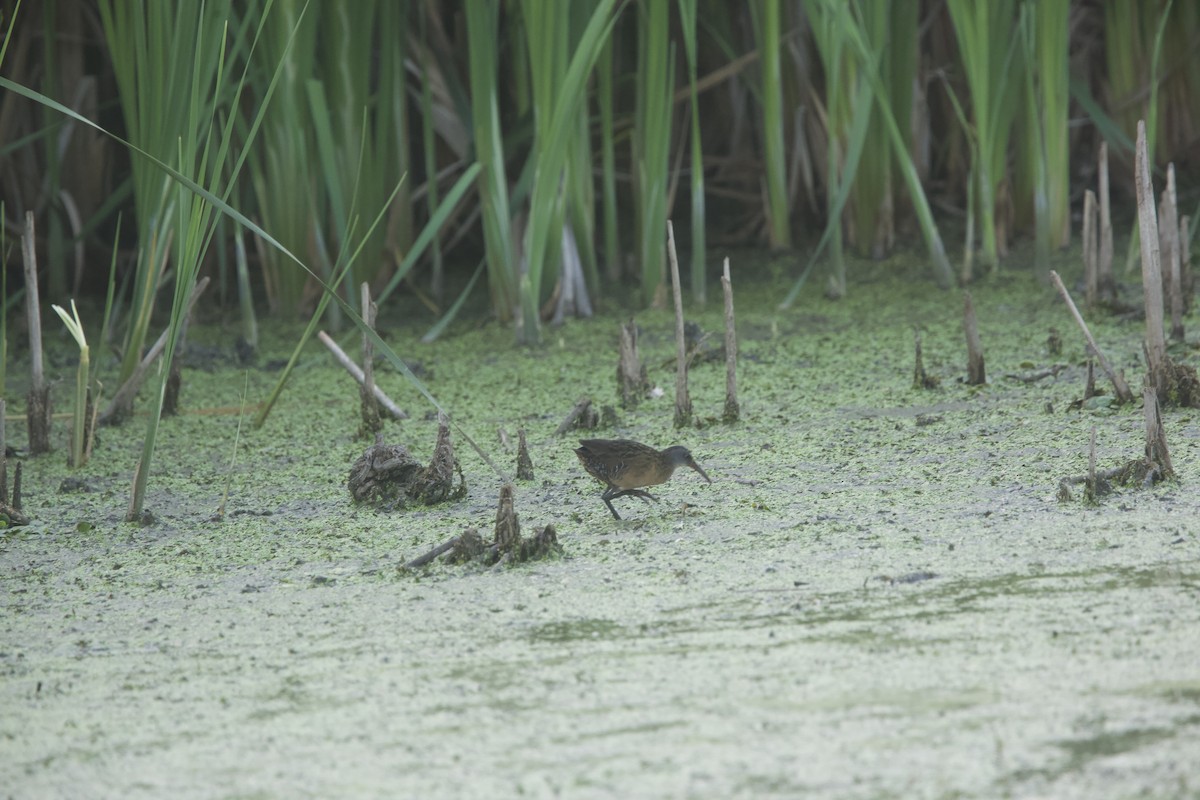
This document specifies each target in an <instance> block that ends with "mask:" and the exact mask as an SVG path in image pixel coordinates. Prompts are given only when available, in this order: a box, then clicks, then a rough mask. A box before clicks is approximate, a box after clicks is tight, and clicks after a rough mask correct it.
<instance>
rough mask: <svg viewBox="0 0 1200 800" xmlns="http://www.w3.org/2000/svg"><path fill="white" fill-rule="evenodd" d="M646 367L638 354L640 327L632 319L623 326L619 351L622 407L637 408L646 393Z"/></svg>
mask: <svg viewBox="0 0 1200 800" xmlns="http://www.w3.org/2000/svg"><path fill="white" fill-rule="evenodd" d="M646 384H647V380H646V368H645V367H644V366H642V359H641V357H640V356H639V355H638V329H637V324H636V323H635V322H634V321H633V320H632V319H631V320H629V324H627V325H622V326H621V333H620V343H619V346H618V352H617V394H618V395H619V396H620V398H621V407H622V408H635V407H636V406H637V404H638V403H640V402H641V401H642V398H643V397H644V396H645V394H646Z"/></svg>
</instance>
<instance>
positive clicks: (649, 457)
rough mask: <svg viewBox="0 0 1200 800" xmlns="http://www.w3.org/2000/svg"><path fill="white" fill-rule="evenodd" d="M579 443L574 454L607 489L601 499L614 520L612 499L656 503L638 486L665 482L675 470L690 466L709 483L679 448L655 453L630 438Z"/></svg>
mask: <svg viewBox="0 0 1200 800" xmlns="http://www.w3.org/2000/svg"><path fill="white" fill-rule="evenodd" d="M579 444H580V445H582V446H581V447H578V448H576V449H575V455H577V456H579V461H580V463H582V464H583V468H584V469H585V470H587V472H588V474H589V475H591V476H592V477H593V478H595V479H596V480H598V481H600V482H601V483H603V484H604V485H605V486H606V487H607V488H606V489H605V490H604V494H602V495H600V499H601V500H603V501H604V504H605V505H606V506H608V510H609V511H611V512H612V515H613V517H615V518H616V519H620V518H621V515H620V514H618V513H617V510H616V509H615V508H613V504H612V501H613V500H615V499H616V498H618V497H624V496H626V495H632V496H634V497H642V498H645V499H647V500H657V498H656V497H654V496H653V495H652V494H650V493H649V492H646V491H643V490H642V489H641V488H640V487H642V486H657V485H658V484H660V483H666V482H667V481H668V480H670V478H671V474H672V473H674V472H675V468H676V467H681V466H688V467H691V468H692V469H694V470H696V472H699V473H700V475H701V476H702V477H703V478H704V480H706V481H708V482H709V483H712V479H711V478H709V477H708V473H706V472H705V471H704V470H702V469H701V468H700V465H699V464H697V463H696V460H695V459H694V458H692V454H691V453H689V452H688V449H687V448H686V447H682V446H680V445H672V446H671V447H668V448H667V449H666V450H655V449H654V448H653V447H650V446H649V445H644V444H641V443H640V442H634V441H630V440H629V439H581V440H580V441H579Z"/></svg>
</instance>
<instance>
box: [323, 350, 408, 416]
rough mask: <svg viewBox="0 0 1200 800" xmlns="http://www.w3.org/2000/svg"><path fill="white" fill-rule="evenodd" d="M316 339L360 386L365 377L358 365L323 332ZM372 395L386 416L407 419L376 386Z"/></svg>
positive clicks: (393, 402)
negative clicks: (386, 413)
mask: <svg viewBox="0 0 1200 800" xmlns="http://www.w3.org/2000/svg"><path fill="white" fill-rule="evenodd" d="M317 338H318V339H320V340H321V343H322V344H324V345H325V347H326V348H328V349H329V352H330V354H331V355H333V357H334V359H335V360H336V361H337V362H338V363H339V364H341V365H342V367H343V368H345V370H346V372H349V373H350V375H351V376H352V377H353V378H354V380H356V381H358V382H359V383H360V384H361V383H362V382H363V379H364V377H365V376H364V375H363V371H362V369H360V368H359V366H358V364H355V363H354V361H353V359H351V358H350V356H348V355H346V352H345V351H344V350H342V348H340V347H338V344H337V342H335V341H334V340H333V339H332V338H331V337H330V336H329V334H327V333H326V332H325V331H317ZM373 394H374V395H375V399H376V400H378V401H379V405H380V406H382V407H383V408H384V410H386V411H387V412H388V414H390V415H391V416H392V418H393V419H408V414H406V413H404V411H403V410H402V409H401V408H400V406H398V405H396V403H395V401H393V400H392V398H390V397H388V396H387V395H386V394H384V392H383V390H382V389H380V388H379V385H378V384H376V386H375V391H374V392H373Z"/></svg>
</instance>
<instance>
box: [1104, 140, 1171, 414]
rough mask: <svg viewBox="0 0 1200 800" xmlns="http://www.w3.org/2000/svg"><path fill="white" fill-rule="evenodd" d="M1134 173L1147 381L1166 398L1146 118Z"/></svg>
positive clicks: (1167, 385)
mask: <svg viewBox="0 0 1200 800" xmlns="http://www.w3.org/2000/svg"><path fill="white" fill-rule="evenodd" d="M1134 176H1135V178H1136V184H1137V207H1138V235H1139V237H1140V240H1141V251H1142V294H1143V296H1144V300H1145V304H1146V359H1147V363H1146V366H1147V369H1148V371H1149V377H1150V385H1151V386H1153V387H1154V391H1155V392H1156V393H1157V394H1158V396H1159V397H1164V398H1165V397H1166V396H1167V390H1168V389H1169V388H1170V369H1169V367H1168V364H1167V342H1166V338H1165V337H1164V336H1163V286H1162V264H1161V261H1160V253H1159V249H1158V220H1157V219H1156V218H1155V214H1154V210H1155V209H1154V187H1153V186H1152V185H1151V182H1150V157H1149V155H1148V154H1147V150H1146V122H1145V120H1138V124H1137V149H1136V151H1135V158H1134ZM1102 363H1103V362H1102Z"/></svg>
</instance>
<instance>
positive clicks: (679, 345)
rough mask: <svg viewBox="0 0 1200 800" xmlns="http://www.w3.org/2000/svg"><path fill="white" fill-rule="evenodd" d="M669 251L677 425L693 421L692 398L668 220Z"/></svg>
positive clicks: (671, 228)
mask: <svg viewBox="0 0 1200 800" xmlns="http://www.w3.org/2000/svg"><path fill="white" fill-rule="evenodd" d="M667 253H668V255H670V257H671V259H670V260H671V292H672V294H673V295H674V296H675V427H676V428H683V427H686V426H687V425H689V424H690V423H691V421H692V399H691V398H690V397H689V396H688V385H687V341H686V340H685V339H684V335H683V292H682V291H681V290H680V288H679V259H678V258H677V257H676V255H675V227H674V226H673V225H672V224H671V220H667Z"/></svg>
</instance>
